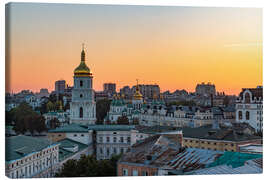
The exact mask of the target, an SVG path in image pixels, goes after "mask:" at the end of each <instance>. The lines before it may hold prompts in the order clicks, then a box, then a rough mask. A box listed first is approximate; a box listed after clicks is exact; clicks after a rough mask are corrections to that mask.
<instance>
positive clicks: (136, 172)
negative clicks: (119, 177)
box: [122, 168, 157, 176]
mask: <svg viewBox="0 0 270 180" xmlns="http://www.w3.org/2000/svg"><path fill="white" fill-rule="evenodd" d="M122 174H123V176H128V169H125V168H124V169H123V171H122ZM131 175H132V176H139V173H138V170H137V169H133V170H132V174H131ZM156 175H157V172H153V173H152V174H150V173H149V172H148V171H146V170H143V171H142V174H141V176H156Z"/></svg>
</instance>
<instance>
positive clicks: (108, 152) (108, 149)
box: [107, 148, 110, 156]
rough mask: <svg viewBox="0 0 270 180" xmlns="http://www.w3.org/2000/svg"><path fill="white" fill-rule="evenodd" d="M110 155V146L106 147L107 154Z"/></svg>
mask: <svg viewBox="0 0 270 180" xmlns="http://www.w3.org/2000/svg"><path fill="white" fill-rule="evenodd" d="M109 155H110V148H107V156H109Z"/></svg>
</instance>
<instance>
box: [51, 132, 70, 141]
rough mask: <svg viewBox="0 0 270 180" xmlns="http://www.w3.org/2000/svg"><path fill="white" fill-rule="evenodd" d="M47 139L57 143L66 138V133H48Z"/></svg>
mask: <svg viewBox="0 0 270 180" xmlns="http://www.w3.org/2000/svg"><path fill="white" fill-rule="evenodd" d="M48 138H49V139H50V140H51V141H53V142H58V141H61V140H63V139H65V138H66V133H48Z"/></svg>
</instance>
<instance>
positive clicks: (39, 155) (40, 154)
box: [11, 146, 58, 168]
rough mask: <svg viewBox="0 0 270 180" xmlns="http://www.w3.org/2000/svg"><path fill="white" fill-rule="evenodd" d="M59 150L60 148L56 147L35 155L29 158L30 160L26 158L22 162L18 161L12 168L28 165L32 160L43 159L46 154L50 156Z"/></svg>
mask: <svg viewBox="0 0 270 180" xmlns="http://www.w3.org/2000/svg"><path fill="white" fill-rule="evenodd" d="M57 148H58V147H57V146H56V147H53V148H51V149H48V150H46V151H43V152H40V153H37V154H34V155H33V156H31V157H28V158H25V159H24V160H20V161H17V162H15V163H12V164H11V168H14V167H17V166H19V165H23V164H24V163H27V161H28V160H29V161H31V160H32V159H33V160H34V159H36V158H39V157H41V156H42V155H46V154H48V153H51V152H52V151H55V150H57Z"/></svg>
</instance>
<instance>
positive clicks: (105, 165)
mask: <svg viewBox="0 0 270 180" xmlns="http://www.w3.org/2000/svg"><path fill="white" fill-rule="evenodd" d="M119 158H120V155H116V156H112V157H111V159H109V160H108V159H106V160H96V158H95V157H94V156H93V155H88V156H86V155H82V156H81V158H80V159H79V160H74V159H72V160H68V161H67V162H66V163H64V165H63V167H62V169H61V170H60V171H59V172H58V173H57V174H56V177H93V176H94V177H97V176H116V175H117V161H118V160H119Z"/></svg>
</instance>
